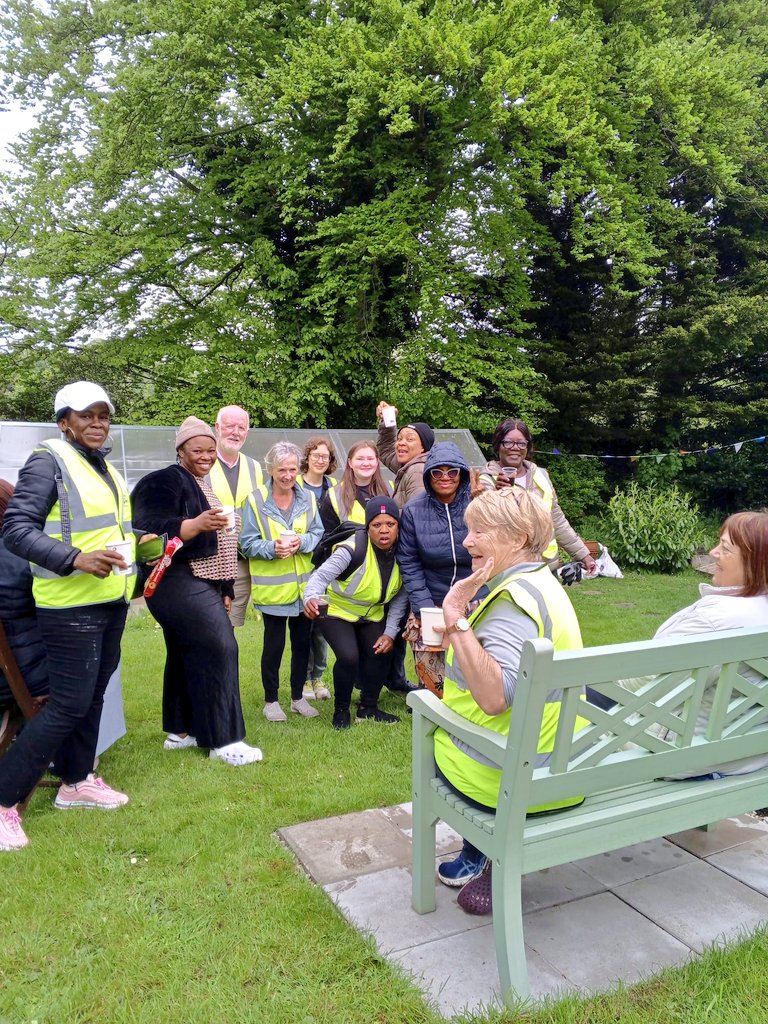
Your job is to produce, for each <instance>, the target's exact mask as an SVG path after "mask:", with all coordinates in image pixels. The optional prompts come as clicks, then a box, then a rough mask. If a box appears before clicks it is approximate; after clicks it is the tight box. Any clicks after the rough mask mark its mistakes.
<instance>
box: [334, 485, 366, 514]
mask: <svg viewBox="0 0 768 1024" xmlns="http://www.w3.org/2000/svg"><path fill="white" fill-rule="evenodd" d="M328 497H329V498H330V499H331V505H332V507H333V511H334V512H335V513H336V515H337V516H338V517H339V522H340V523H343V522H344V520H345V519H348V520H349V521H350V522H351V523H365V508H364V506H363V505H361V504H360V502H359V501H358V499H357V498H355V500H354V501H353V502H352V508H351V509H349V511H347V510H346V509H344V513H343V514H342V507H343V506H342V504H341V484H336V486H335V487H331V489H330V490H329V491H328Z"/></svg>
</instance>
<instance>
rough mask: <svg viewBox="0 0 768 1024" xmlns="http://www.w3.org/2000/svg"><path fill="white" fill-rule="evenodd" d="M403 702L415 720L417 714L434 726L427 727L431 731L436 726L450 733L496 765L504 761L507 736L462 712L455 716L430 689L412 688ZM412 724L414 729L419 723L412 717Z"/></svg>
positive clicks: (500, 765) (500, 764) (432, 731)
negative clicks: (478, 722) (410, 710)
mask: <svg viewBox="0 0 768 1024" xmlns="http://www.w3.org/2000/svg"><path fill="white" fill-rule="evenodd" d="M406 702H407V704H408V706H409V707H410V708H411V709H412V711H413V714H414V719H416V717H420V718H424V719H426V720H427V721H428V722H431V723H432V725H433V728H432V729H430V730H429V732H430V734H431V733H434V731H435V728H436V727H437V726H439V727H440V728H441V729H445V731H446V732H447V733H449V734H450V735H451V736H455V737H456V738H457V739H460V740H463V741H464V742H465V743H468V744H469V745H470V746H471V747H473V748H474V749H475V750H477V751H478V753H480V754H483V755H484V756H485V757H487V758H488V759H489V760H491V761H493V763H494V764H497V765H498V766H499V768H501V767H502V765H503V764H504V756H505V754H506V750H507V737H506V736H502V735H501V734H500V733H497V732H493V730H492V729H485V728H484V727H483V726H482V725H475V724H474V722H469V721H467V719H466V718H462V716H461V715H457V714H456V712H455V711H452V710H451V709H450V708H448V707H446V706H445V704H443V702H442V701H441V700H440V698H439V697H437V696H435V694H434V693H431V692H430V691H429V690H413V691H411V693H409V694H408V696H407V697H406ZM413 724H414V729H416V728H417V727H418V726H419V723H418V722H417V721H415V720H414V723H413Z"/></svg>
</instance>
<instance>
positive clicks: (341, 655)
mask: <svg viewBox="0 0 768 1024" xmlns="http://www.w3.org/2000/svg"><path fill="white" fill-rule="evenodd" d="M317 622H318V623H319V624H320V629H321V630H322V633H323V636H324V637H325V639H326V640H327V641H328V643H329V644H330V646H331V649H332V650H333V653H334V654H335V655H336V663H335V665H334V666H333V690H334V693H333V696H334V707H335V710H336V711H348V710H349V705H350V702H351V700H352V690H353V688H354V686H355V683H356V682H357V681H358V679H359V681H360V706H361V707H365V708H370V707H375V706H376V702H377V701H378V699H379V693H380V692H381V688H382V686H383V685H384V682H385V681H386V678H387V675H388V673H389V670H390V666H391V664H392V651H390V652H389V653H388V654H374V653H373V645H374V643H375V642H376V640H378V638H379V637H380V636H381V634H382V633H383V632H384V622H383V620H382V621H381V622H371V621H370V620H369V619H359V620H358V621H357V622H347V621H346V620H345V619H337V618H336V617H335V616H333V615H329V616H327V617H326V618H324V619H317Z"/></svg>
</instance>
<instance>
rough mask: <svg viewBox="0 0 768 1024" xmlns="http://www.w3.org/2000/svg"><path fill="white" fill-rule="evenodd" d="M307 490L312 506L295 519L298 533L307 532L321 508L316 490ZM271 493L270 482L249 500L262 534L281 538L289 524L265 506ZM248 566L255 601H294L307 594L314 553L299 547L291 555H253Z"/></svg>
mask: <svg viewBox="0 0 768 1024" xmlns="http://www.w3.org/2000/svg"><path fill="white" fill-rule="evenodd" d="M303 493H304V494H306V497H307V499H308V501H309V508H308V509H305V510H304V511H303V512H302V513H301V515H298V516H296V518H295V519H294V520H293V522H292V523H291V529H292V530H293V531H294V532H295V533H298V534H302V533H306V532H307V530H308V529H309V526H310V525H311V523H312V521H313V520H314V518H315V514H316V512H317V502H316V501H315V496H314V494H312V493H311V492H309V491H304V492H303ZM268 497H269V491H268V489H267V487H266V485H262V486H261V487H257V488H256V490H255V491H253V493H252V494H250V495H249V497H248V504H249V505H250V506H251V508H252V509H253V513H254V515H255V517H256V522H257V523H258V524H259V533H261V536H262V538H263V539H264V540H277V538H278V537H279V536H280V534H281V533H282V532H283V531H284V530H285V528H286V527H285V523H283V522H282V521H281V520H279V519H273V518H272V517H271V516H269V515H267V513H266V511H265V508H264V506H265V503H266V501H267V498H268ZM248 567H249V568H250V571H251V600H252V601H253V603H254V604H256V605H263V604H293V603H294V602H295V601H299V600H300V599H301V598H302V597H303V596H304V588H305V587H306V585H307V580H308V579H309V577H310V576H311V574H312V554H311V552H303V551H297V552H296V554H295V555H291V557H290V558H272V559H267V558H249V559H248Z"/></svg>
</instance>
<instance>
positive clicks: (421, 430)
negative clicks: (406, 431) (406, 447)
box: [405, 423, 435, 452]
mask: <svg viewBox="0 0 768 1024" xmlns="http://www.w3.org/2000/svg"><path fill="white" fill-rule="evenodd" d="M405 425H406V427H410V428H411V430H415V431H416V433H417V434H418V435H419V439H420V441H421V447H422V448H423V449H424V451H425V452H428V451H429V449H430V448H431V447H432V445H433V444H434V443H435V432H434V430H433V429H432V427H430V425H429V424H428V423H406V424H405Z"/></svg>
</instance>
